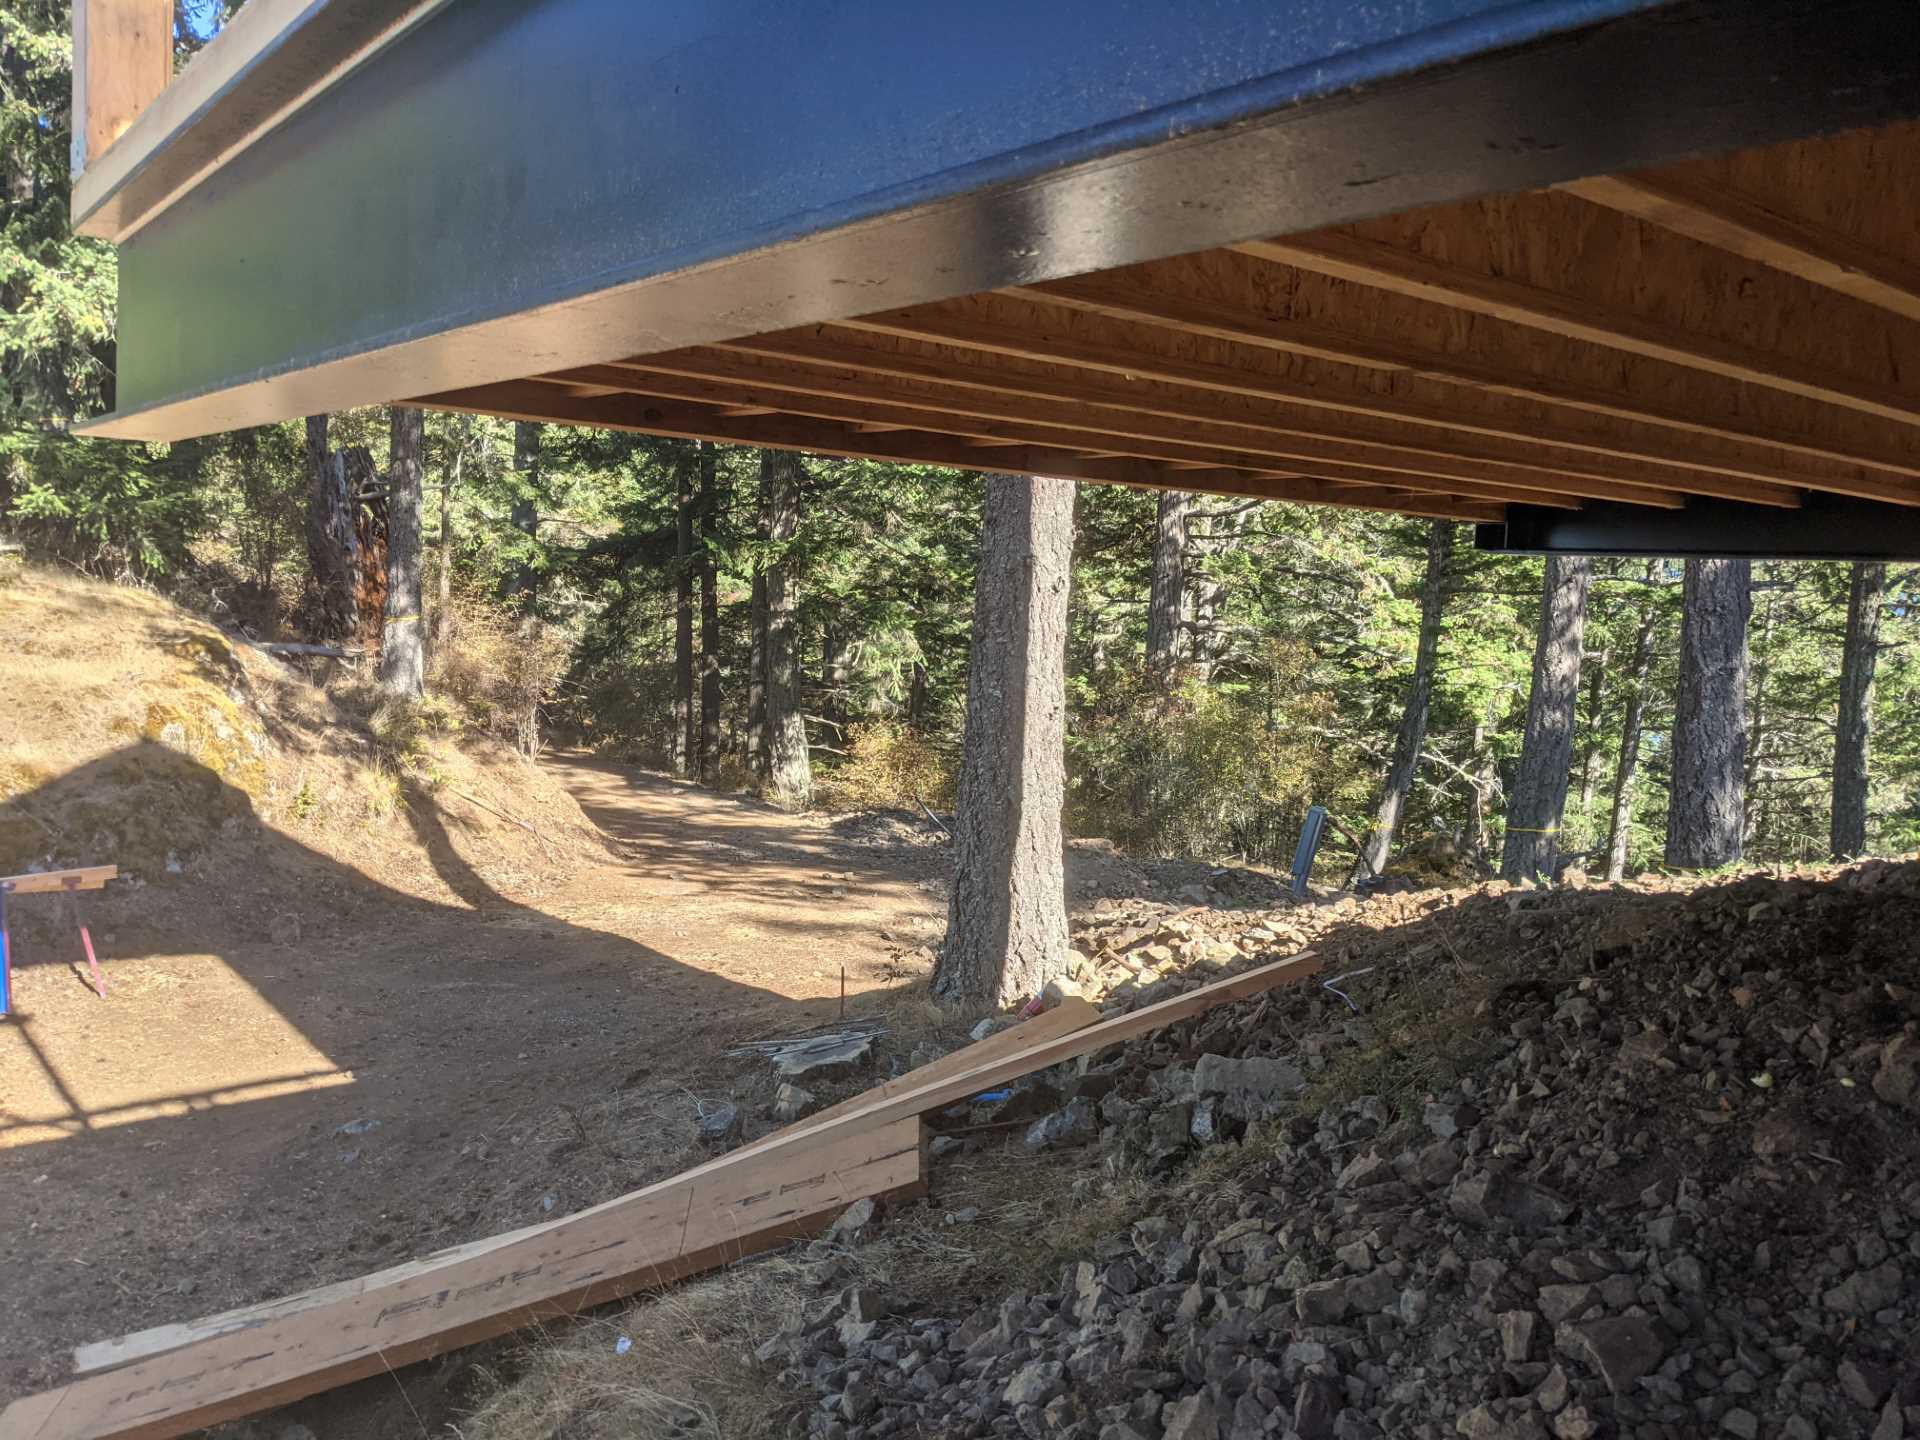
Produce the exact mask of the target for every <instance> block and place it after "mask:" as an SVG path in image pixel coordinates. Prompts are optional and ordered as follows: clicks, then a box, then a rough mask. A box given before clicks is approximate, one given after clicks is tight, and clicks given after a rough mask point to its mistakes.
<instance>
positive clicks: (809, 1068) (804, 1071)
mask: <svg viewBox="0 0 1920 1440" xmlns="http://www.w3.org/2000/svg"><path fill="white" fill-rule="evenodd" d="M872 1063H873V1036H871V1035H823V1036H821V1037H820V1038H819V1039H817V1040H804V1041H798V1042H796V1043H795V1044H792V1045H789V1046H788V1047H787V1048H786V1049H784V1050H783V1051H781V1052H780V1058H779V1059H778V1060H776V1061H775V1062H774V1069H775V1070H777V1071H778V1072H779V1073H780V1074H781V1075H782V1076H784V1077H785V1078H786V1079H789V1080H800V1079H808V1080H833V1079H837V1078H839V1077H840V1076H843V1075H850V1074H852V1073H853V1072H854V1071H856V1070H859V1069H862V1068H864V1067H866V1066H868V1065H871V1064H872Z"/></svg>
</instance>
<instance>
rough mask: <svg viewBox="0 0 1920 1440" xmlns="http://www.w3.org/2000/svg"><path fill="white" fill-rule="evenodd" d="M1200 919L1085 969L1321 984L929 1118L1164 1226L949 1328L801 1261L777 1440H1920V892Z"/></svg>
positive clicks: (1105, 1248) (1868, 890)
mask: <svg viewBox="0 0 1920 1440" xmlns="http://www.w3.org/2000/svg"><path fill="white" fill-rule="evenodd" d="M1220 914H1221V912H1218V911H1211V912H1198V913H1195V914H1189V915H1185V916H1175V917H1173V918H1172V923H1173V925H1174V926H1175V927H1176V928H1174V929H1171V930H1170V929H1169V928H1168V923H1167V922H1168V917H1167V915H1166V914H1165V913H1162V914H1161V915H1160V916H1158V917H1157V918H1156V917H1146V918H1145V925H1146V930H1147V932H1150V933H1139V934H1136V933H1134V932H1137V931H1142V923H1143V922H1142V917H1140V916H1137V915H1133V916H1127V917H1124V918H1123V919H1116V920H1115V921H1114V927H1115V928H1113V930H1112V933H1110V934H1109V935H1108V936H1107V937H1106V939H1107V940H1108V941H1112V940H1113V939H1114V938H1115V937H1116V936H1122V935H1123V936H1124V937H1125V943H1120V944H1114V943H1104V944H1103V943H1102V941H1101V937H1100V936H1098V935H1083V937H1082V940H1081V945H1082V949H1083V951H1084V952H1086V953H1087V954H1088V961H1089V969H1090V970H1098V971H1100V972H1101V973H1102V974H1103V977H1105V978H1109V979H1111V978H1113V976H1114V974H1115V972H1117V971H1119V970H1123V969H1124V970H1127V971H1128V972H1129V974H1128V975H1127V977H1126V983H1125V985H1124V992H1123V993H1124V994H1125V995H1126V996H1127V997H1129V1003H1133V1002H1135V1001H1137V1000H1139V999H1151V998H1155V997H1156V996H1157V995H1158V994H1159V993H1162V991H1163V989H1164V987H1167V986H1172V985H1184V984H1192V983H1199V980H1200V978H1201V977H1200V976H1199V975H1198V974H1196V973H1194V970H1193V969H1187V970H1184V971H1183V970H1181V969H1180V968H1179V966H1178V965H1177V964H1176V965H1174V966H1172V967H1170V968H1171V969H1172V971H1173V978H1162V979H1157V980H1156V979H1155V978H1154V976H1156V975H1158V974H1159V973H1160V970H1161V969H1162V967H1165V966H1167V962H1178V961H1182V960H1185V961H1190V962H1193V963H1194V965H1195V966H1196V967H1197V969H1198V970H1200V971H1208V970H1211V969H1212V968H1213V967H1214V966H1215V965H1217V964H1221V963H1226V964H1231V963H1232V961H1233V960H1234V959H1235V958H1237V957H1238V956H1239V955H1241V954H1246V955H1250V956H1253V957H1254V958H1271V957H1272V955H1273V954H1275V953H1286V952H1287V951H1289V950H1291V949H1293V948H1295V947H1296V945H1297V944H1298V943H1299V942H1300V941H1303V940H1306V939H1310V938H1316V937H1317V938H1318V944H1319V948H1320V950H1321V953H1322V954H1324V955H1326V956H1327V957H1328V959H1329V961H1330V962H1331V963H1330V968H1329V970H1328V972H1327V973H1328V976H1329V977H1330V980H1329V985H1328V986H1327V987H1322V986H1300V987H1295V988H1293V989H1291V990H1286V991H1280V992H1275V993H1274V994H1271V995H1269V996H1267V997H1265V998H1263V999H1260V1000H1258V1001H1253V1002H1247V1003H1244V1004H1241V1005H1239V1006H1235V1007H1231V1008H1227V1009H1222V1010H1219V1011H1215V1012H1213V1013H1212V1014H1210V1015H1208V1016H1204V1017H1201V1018H1200V1019H1198V1020H1196V1021H1192V1022H1188V1023H1187V1024H1184V1025H1182V1026H1179V1027H1175V1028H1173V1029H1171V1030H1169V1031H1166V1032H1162V1033H1161V1034H1160V1035H1158V1036H1156V1037H1153V1038H1152V1039H1150V1040H1148V1041H1143V1042H1141V1043H1139V1044H1136V1045H1134V1046H1130V1047H1127V1048H1125V1049H1118V1050H1113V1051H1110V1052H1108V1053H1105V1054H1100V1055H1095V1056H1091V1057H1088V1060H1087V1061H1085V1062H1083V1063H1081V1064H1079V1065H1076V1066H1074V1067H1071V1068H1070V1069H1069V1070H1068V1071H1067V1072H1066V1073H1060V1072H1055V1073H1053V1074H1051V1075H1049V1076H1046V1077H1041V1079H1040V1080H1039V1081H1037V1082H1036V1083H1035V1084H1034V1085H1033V1086H1031V1087H1029V1088H1028V1089H1026V1090H1025V1091H1023V1092H1021V1093H1018V1094H1016V1095H1014V1096H1012V1097H1010V1098H1008V1099H1006V1100H1002V1101H999V1102H997V1103H996V1106H988V1107H983V1108H976V1109H973V1110H970V1111H965V1112H963V1113H960V1114H956V1115H953V1116H949V1117H945V1118H946V1120H947V1121H948V1122H952V1123H957V1124H959V1125H963V1126H977V1125H978V1124H979V1123H981V1122H982V1120H987V1121H991V1120H992V1119H993V1118H995V1115H996V1113H997V1114H998V1115H999V1116H1000V1117H1002V1118H1004V1117H1008V1116H1013V1115H1018V1114H1021V1113H1027V1114H1030V1115H1033V1116H1036V1117H1037V1118H1035V1119H1034V1120H1033V1121H1032V1123H1031V1127H1030V1129H1029V1130H1028V1131H1027V1134H1026V1143H1027V1144H1028V1145H1029V1146H1031V1147H1034V1148H1037V1149H1044V1148H1059V1147H1069V1146H1074V1145H1085V1146H1087V1147H1089V1148H1088V1149H1087V1150H1085V1151H1082V1152H1081V1153H1080V1154H1079V1155H1077V1156H1076V1157H1074V1158H1075V1162H1076V1163H1077V1164H1078V1165H1079V1166H1080V1167H1081V1169H1082V1171H1083V1173H1084V1175H1085V1177H1086V1178H1085V1179H1084V1180H1083V1181H1082V1182H1081V1184H1082V1186H1083V1188H1084V1190H1085V1191H1086V1192H1088V1193H1089V1194H1090V1193H1091V1192H1092V1191H1094V1190H1097V1189H1099V1188H1100V1187H1102V1186H1104V1185H1107V1184H1109V1183H1113V1182H1112V1179H1111V1177H1115V1176H1119V1175H1123V1174H1129V1173H1135V1172H1138V1171H1140V1170H1142V1169H1145V1170H1147V1171H1149V1172H1152V1173H1158V1174H1161V1175H1167V1176H1171V1177H1173V1181H1174V1188H1169V1189H1168V1190H1167V1191H1166V1192H1165V1194H1166V1195H1168V1196H1177V1197H1179V1198H1178V1200H1177V1202H1169V1203H1166V1204H1163V1206H1162V1208H1161V1212H1160V1213H1157V1214H1148V1215H1141V1216H1139V1217H1137V1218H1136V1220H1135V1222H1134V1223H1133V1224H1132V1225H1131V1226H1129V1227H1126V1228H1121V1229H1117V1230H1115V1231H1114V1232H1113V1233H1111V1234H1109V1235H1107V1236H1105V1237H1104V1238H1103V1239H1102V1240H1100V1241H1099V1242H1098V1244H1097V1245H1096V1246H1095V1247H1094V1248H1093V1250H1092V1252H1091V1253H1090V1254H1088V1255H1087V1257H1086V1258H1085V1259H1083V1260H1079V1261H1077V1262H1074V1263H1071V1264H1069V1265H1068V1266H1067V1267H1066V1268H1065V1271H1064V1273H1062V1274H1061V1276H1060V1278H1059V1283H1058V1284H1057V1286H1056V1287H1054V1288H1053V1289H1051V1290H1048V1291H1046V1292H1044V1293H1021V1294H1011V1295H1005V1296H986V1297H982V1298H983V1300H984V1303H981V1304H979V1305H978V1306H977V1307H975V1308H971V1309H964V1308H956V1307H953V1306H951V1305H949V1306H941V1305H938V1304H929V1303H927V1302H926V1301H924V1300H922V1301H920V1302H918V1303H912V1302H907V1301H903V1300H898V1299H896V1298H894V1297H893V1296H892V1295H890V1294H889V1293H887V1292H886V1291H884V1290H881V1289H877V1288H874V1287H873V1286H872V1285H870V1284H868V1285H859V1284H854V1285H849V1284H848V1283H847V1282H848V1281H849V1280H850V1279H857V1278H858V1277H860V1276H861V1275H862V1273H863V1272H862V1271H861V1268H860V1266H859V1264H858V1263H857V1256H849V1255H848V1254H847V1252H846V1251H845V1250H844V1248H843V1247H842V1246H840V1245H839V1244H838V1243H837V1242H836V1243H827V1244H822V1245H820V1246H818V1247H816V1251H815V1256H814V1259H813V1261H812V1262H811V1263H812V1266H813V1284H814V1285H815V1287H816V1288H817V1289H818V1291H819V1292H820V1296H821V1298H820V1300H819V1302H818V1304H817V1306H816V1308H815V1309H814V1310H813V1311H812V1312H811V1314H810V1315H809V1317H808V1319H807V1321H806V1322H805V1323H804V1324H801V1325H797V1326H792V1327H789V1328H788V1329H786V1330H784V1331H782V1332H781V1333H780V1334H779V1335H777V1336H775V1337H774V1338H773V1339H771V1340H770V1341H768V1343H767V1344H766V1345H765V1346H763V1347H762V1351H761V1358H762V1360H763V1361H765V1362H766V1363H767V1364H769V1365H771V1366H776V1367H780V1368H781V1369H782V1371H783V1374H784V1378H785V1379H786V1380H787V1381H788V1383H790V1384H793V1385H796V1386H798V1387H800V1388H802V1389H803V1390H806V1391H809V1392H811V1393H812V1394H813V1395H814V1396H815V1397H817V1398H816V1403H815V1404H814V1405H813V1406H812V1407H811V1408H810V1409H809V1410H808V1412H807V1413H806V1414H805V1415H804V1416H803V1417H802V1419H801V1420H800V1421H799V1422H798V1423H797V1426H796V1429H797V1430H798V1431H802V1432H804V1433H807V1434H809V1435H812V1436H816V1437H823V1440H824V1437H831V1440H876V1437H880V1436H891V1435H902V1436H905V1435H925V1436H963V1435H979V1436H985V1435H1026V1436H1032V1437H1061V1440H1254V1437H1263V1436H1298V1437H1301V1440H1322V1437H1329V1436H1333V1437H1340V1440H1365V1437H1372V1436H1395V1437H1398V1436H1413V1437H1438V1436H1442V1435H1453V1434H1460V1435H1466V1436H1470V1437H1535V1436H1540V1437H1544V1436H1549V1435H1551V1436H1556V1437H1560V1440H1582V1437H1594V1436H1632V1437H1641V1440H1652V1437H1679V1436H1719V1435H1727V1436H1734V1437H1745V1440H1773V1437H1793V1440H1802V1437H1806V1440H1812V1437H1816V1436H1839V1437H1850V1436H1858V1437H1872V1440H1901V1437H1903V1436H1920V866H1916V865H1903V866H1895V865H1889V864H1886V863H1884V862H1873V863H1869V864H1867V865H1863V866H1860V867H1857V868H1855V869H1853V870H1851V871H1847V872H1844V873H1842V874H1840V875H1838V876H1800V877H1786V878H1780V879H1773V878H1765V877H1761V878H1749V879H1743V880H1740V881H1738V882H1735V883H1727V884H1719V885H1714V886H1709V887H1705V888H1699V889H1689V888H1686V887H1682V886H1676V887H1673V888H1672V890H1671V891H1670V892H1666V891H1662V890H1661V889H1659V888H1652V889H1648V888H1641V889H1637V890H1634V891H1625V890H1621V891H1607V892H1601V891H1589V890H1579V889H1566V890H1556V891H1531V890H1526V891H1514V892H1508V891H1506V890H1505V889H1504V887H1501V886H1497V885H1495V886H1488V887H1484V888H1483V889H1482V890H1480V891H1478V892H1476V893H1473V894H1471V895H1469V896H1466V897H1464V898H1460V897H1440V896H1431V895H1429V896H1420V895H1401V896H1390V897H1383V898H1381V899H1378V900H1375V901H1372V902H1369V903H1368V904H1367V905H1365V906H1361V907H1355V906H1353V905H1352V903H1351V902H1345V904H1344V908H1343V909H1342V910H1340V911H1336V910H1335V909H1334V908H1333V907H1321V908H1318V909H1311V910H1298V909H1296V910H1292V911H1287V912H1274V913H1271V914H1269V913H1266V912H1245V911H1241V912H1229V914H1230V916H1231V918H1229V919H1225V920H1223V919H1221V918H1220ZM1182 925H1184V926H1185V927H1186V929H1187V933H1185V934H1182V933H1180V931H1179V929H1178V928H1177V927H1179V926H1182ZM1282 926H1286V927H1288V928H1287V930H1286V932H1285V933H1284V934H1283V933H1282V928H1281V927H1282ZM1196 931H1198V932H1204V933H1200V934H1196V933H1195V932H1196ZM1151 945H1158V946H1161V947H1163V948H1165V949H1166V950H1167V951H1168V954H1167V955H1166V956H1164V957H1162V956H1159V955H1143V954H1139V952H1140V951H1141V950H1142V949H1143V947H1145V946H1151ZM1229 947H1230V948H1231V953H1229ZM1135 955H1139V960H1140V961H1141V962H1142V963H1138V964H1135V963H1133V962H1132V961H1130V960H1129V959H1128V957H1129V956H1135ZM1150 967H1151V969H1152V972H1153V973H1152V974H1140V973H1133V972H1144V971H1147V970H1148V969H1149V968H1150ZM1143 980H1144V981H1145V982H1146V983H1144V984H1143V983H1141V982H1142V981H1143ZM1010 1107H1022V1108H1020V1109H1014V1108H1010ZM976 1134H977V1132H975V1131H969V1133H968V1134H967V1135H956V1136H954V1137H952V1138H950V1139H949V1140H948V1141H945V1142H939V1143H938V1144H937V1145H936V1150H937V1151H944V1152H949V1153H953V1152H959V1151H962V1150H964V1149H965V1148H966V1147H968V1146H970V1145H973V1144H977V1143H983V1142H981V1141H980V1140H978V1139H976V1138H974V1137H975V1135H976ZM1196 1165H1198V1166H1199V1167H1200V1171H1201V1173H1204V1174H1205V1175H1206V1176H1207V1183H1206V1184H1203V1185H1192V1184H1189V1185H1187V1186H1186V1187H1185V1188H1178V1185H1177V1182H1178V1180H1179V1177H1180V1176H1182V1175H1185V1174H1189V1173H1191V1167H1194V1166H1196ZM935 1184H936V1191H937V1190H938V1188H939V1179H938V1171H937V1170H936V1181H935ZM902 1288H903V1290H904V1288H905V1287H902Z"/></svg>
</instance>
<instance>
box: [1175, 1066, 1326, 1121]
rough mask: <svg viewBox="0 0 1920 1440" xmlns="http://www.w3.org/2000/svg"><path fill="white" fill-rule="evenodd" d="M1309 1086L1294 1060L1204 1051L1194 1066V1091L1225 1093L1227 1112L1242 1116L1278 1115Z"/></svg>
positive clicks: (1202, 1093) (1200, 1092)
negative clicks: (1242, 1056)
mask: <svg viewBox="0 0 1920 1440" xmlns="http://www.w3.org/2000/svg"><path fill="white" fill-rule="evenodd" d="M1306 1088H1307V1079H1306V1076H1305V1075H1304V1074H1303V1073H1302V1072H1301V1070H1300V1067H1299V1066H1297V1065H1295V1064H1294V1063H1293V1062H1292V1061H1290V1060H1269V1059H1250V1060H1236V1059H1232V1058H1230V1057H1228V1056H1225V1055H1202V1056H1201V1057H1200V1059H1199V1060H1198V1061H1197V1062H1195V1064H1194V1067H1193V1089H1194V1093H1195V1094H1196V1095H1202V1096H1206V1095H1219V1096H1221V1097H1223V1098H1224V1100H1225V1108H1226V1110H1227V1113H1228V1114H1230V1115H1233V1116H1235V1117H1237V1118H1238V1119H1241V1120H1265V1119H1268V1118H1270V1117H1271V1116H1274V1115H1277V1114H1279V1113H1280V1112H1281V1111H1282V1110H1283V1109H1285V1108H1286V1104H1287V1102H1288V1101H1289V1100H1291V1099H1292V1098H1293V1097H1294V1096H1296V1095H1298V1094H1299V1093H1300V1092H1301V1091H1302V1090H1304V1089H1306Z"/></svg>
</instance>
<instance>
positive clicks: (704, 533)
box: [700, 440, 720, 785]
mask: <svg viewBox="0 0 1920 1440" xmlns="http://www.w3.org/2000/svg"><path fill="white" fill-rule="evenodd" d="M719 468H720V467H719V458H718V454H717V452H716V451H715V450H714V448H713V444H712V442H711V441H707V440H702V441H701V442H700V540H701V544H700V783H701V784H703V785H718V784H719V783H720V590H719V584H720V571H719V567H718V565H717V564H716V563H715V561H714V554H715V546H716V544H717V541H718V538H719V537H718V531H719V528H720V480H719Z"/></svg>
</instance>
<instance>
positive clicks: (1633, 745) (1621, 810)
mask: <svg viewBox="0 0 1920 1440" xmlns="http://www.w3.org/2000/svg"><path fill="white" fill-rule="evenodd" d="M1658 569H1659V562H1658V561H1657V560H1656V561H1651V562H1649V563H1648V565H1647V579H1648V580H1649V581H1650V582H1651V581H1652V580H1653V579H1654V578H1655V577H1656V575H1657V574H1658ZM1659 613H1660V612H1659V611H1658V610H1656V609H1655V608H1654V606H1653V604H1652V602H1651V601H1650V602H1648V604H1647V607H1646V609H1644V610H1643V611H1641V612H1640V633H1639V634H1637V635H1635V636H1634V638H1633V668H1632V669H1631V670H1630V671H1629V672H1628V674H1627V709H1626V718H1625V719H1624V720H1622V721H1621V724H1620V764H1619V766H1618V768H1617V769H1615V771H1614V773H1613V813H1612V815H1611V817H1610V818H1609V819H1608V822H1607V879H1608V880H1623V879H1625V878H1626V874H1627V849H1628V846H1629V844H1630V842H1631V840H1632V838H1633V782H1634V779H1635V777H1636V775H1637V774H1638V773H1639V769H1640V731H1641V726H1642V723H1643V721H1644V719H1645V717H1646V713H1647V672H1648V671H1649V670H1650V669H1651V668H1652V667H1653V638H1654V633H1655V631H1656V629H1657V626H1658V621H1659Z"/></svg>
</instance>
